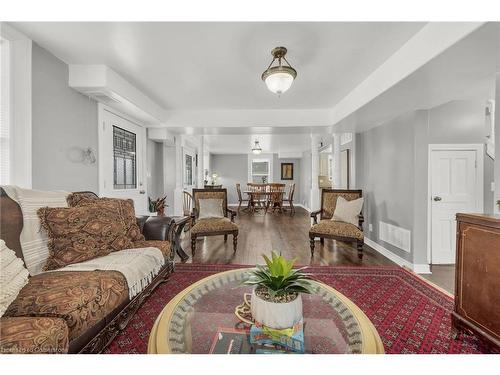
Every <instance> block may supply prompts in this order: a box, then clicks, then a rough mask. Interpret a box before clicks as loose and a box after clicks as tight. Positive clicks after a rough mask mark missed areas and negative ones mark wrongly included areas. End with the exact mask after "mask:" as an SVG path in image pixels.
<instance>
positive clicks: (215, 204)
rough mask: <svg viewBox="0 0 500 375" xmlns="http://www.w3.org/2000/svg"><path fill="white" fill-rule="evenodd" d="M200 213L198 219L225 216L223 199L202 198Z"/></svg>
mask: <svg viewBox="0 0 500 375" xmlns="http://www.w3.org/2000/svg"><path fill="white" fill-rule="evenodd" d="M198 202H199V205H200V214H199V215H198V219H213V218H222V217H224V210H223V209H222V199H200V200H198Z"/></svg>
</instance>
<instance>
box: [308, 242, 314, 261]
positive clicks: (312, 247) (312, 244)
mask: <svg viewBox="0 0 500 375" xmlns="http://www.w3.org/2000/svg"><path fill="white" fill-rule="evenodd" d="M309 245H310V246H311V258H312V257H313V256H314V237H309Z"/></svg>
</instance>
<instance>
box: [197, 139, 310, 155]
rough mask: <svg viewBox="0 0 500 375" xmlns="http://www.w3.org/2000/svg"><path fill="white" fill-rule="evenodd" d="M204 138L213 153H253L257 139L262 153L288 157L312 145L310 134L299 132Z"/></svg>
mask: <svg viewBox="0 0 500 375" xmlns="http://www.w3.org/2000/svg"><path fill="white" fill-rule="evenodd" d="M204 140H205V146H206V147H207V149H208V150H209V151H210V153H213V154H246V153H251V152H252V147H253V146H254V142H255V141H256V140H257V141H259V144H260V147H261V148H262V153H265V154H267V153H278V154H281V155H288V157H289V155H295V156H297V155H298V154H301V153H302V152H303V151H305V150H308V149H310V147H311V137H310V136H306V135H302V136H298V135H297V134H281V135H276V134H246V135H217V136H215V135H206V136H204Z"/></svg>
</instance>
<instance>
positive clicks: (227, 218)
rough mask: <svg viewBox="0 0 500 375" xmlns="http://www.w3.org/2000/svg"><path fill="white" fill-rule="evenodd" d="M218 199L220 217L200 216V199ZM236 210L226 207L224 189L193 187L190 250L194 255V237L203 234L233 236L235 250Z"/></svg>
mask: <svg viewBox="0 0 500 375" xmlns="http://www.w3.org/2000/svg"><path fill="white" fill-rule="evenodd" d="M203 199H220V200H221V202H222V213H221V217H210V218H200V200H203ZM235 216H236V212H235V211H233V210H231V209H229V208H228V207H227V190H226V189H193V212H192V214H191V220H192V223H193V226H192V227H191V252H192V255H193V256H194V253H195V251H196V239H197V238H198V237H205V236H221V235H223V236H224V242H226V241H227V236H228V235H230V234H231V235H232V236H233V250H234V252H236V248H237V246H238V225H236V224H235V223H234V217H235Z"/></svg>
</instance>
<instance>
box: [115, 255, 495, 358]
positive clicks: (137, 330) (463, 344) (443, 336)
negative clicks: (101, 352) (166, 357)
mask: <svg viewBox="0 0 500 375" xmlns="http://www.w3.org/2000/svg"><path fill="white" fill-rule="evenodd" d="M239 267H243V266H234V265H206V264H180V265H177V266H176V270H175V272H174V273H173V274H172V275H171V276H170V279H169V281H168V282H166V283H164V284H162V285H161V286H160V287H158V288H157V289H156V290H155V292H154V293H153V294H152V295H151V296H150V297H149V299H148V300H147V301H146V302H145V303H144V305H143V306H142V307H141V308H140V309H139V311H138V312H137V314H136V315H135V316H134V317H133V318H132V320H131V321H130V323H129V325H128V326H127V328H126V329H125V330H124V331H123V332H122V333H121V334H120V335H119V336H117V337H116V339H115V340H114V341H113V342H112V343H111V345H110V346H109V347H108V349H107V350H106V353H111V354H115V353H116V354H118V353H146V352H147V345H148V338H149V332H150V330H151V327H152V326H153V324H154V322H155V320H156V318H157V316H158V315H159V314H160V312H161V310H162V309H163V307H165V305H166V304H167V303H168V301H170V300H171V299H172V298H173V297H174V296H175V295H176V294H177V293H179V292H180V291H182V290H183V289H185V288H186V287H188V286H189V285H190V284H192V283H194V282H196V281H198V280H200V279H202V278H204V277H207V276H209V275H212V274H214V273H217V272H222V271H227V270H229V269H234V268H239ZM245 267H248V266H245ZM307 271H308V272H309V273H312V274H314V275H315V277H316V278H317V279H318V280H320V281H322V282H324V283H325V284H328V285H330V286H332V287H333V288H335V289H337V290H338V291H340V292H341V293H342V294H344V295H345V296H347V297H348V298H350V299H351V300H352V301H353V302H354V303H355V304H356V305H358V306H359V307H360V308H361V310H363V311H364V313H365V314H366V315H367V316H368V318H369V319H370V320H371V321H372V322H373V324H374V325H375V327H376V328H377V331H378V333H379V335H380V337H381V339H382V342H383V343H384V347H385V351H386V353H486V352H487V348H486V347H484V346H483V345H482V344H481V342H480V341H479V340H478V339H477V338H475V337H474V336H470V335H466V334H460V335H459V337H458V339H456V340H453V339H452V338H451V337H450V331H451V317H450V313H451V311H452V310H453V298H451V297H449V296H448V295H446V294H445V293H443V292H441V291H440V290H438V289H436V288H434V287H432V286H431V285H430V284H428V283H427V282H425V281H424V280H422V279H421V278H419V277H418V276H416V275H414V274H413V273H411V272H409V271H407V270H405V269H403V268H399V267H337V266H334V267H326V266H324V267H309V268H308V269H307Z"/></svg>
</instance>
